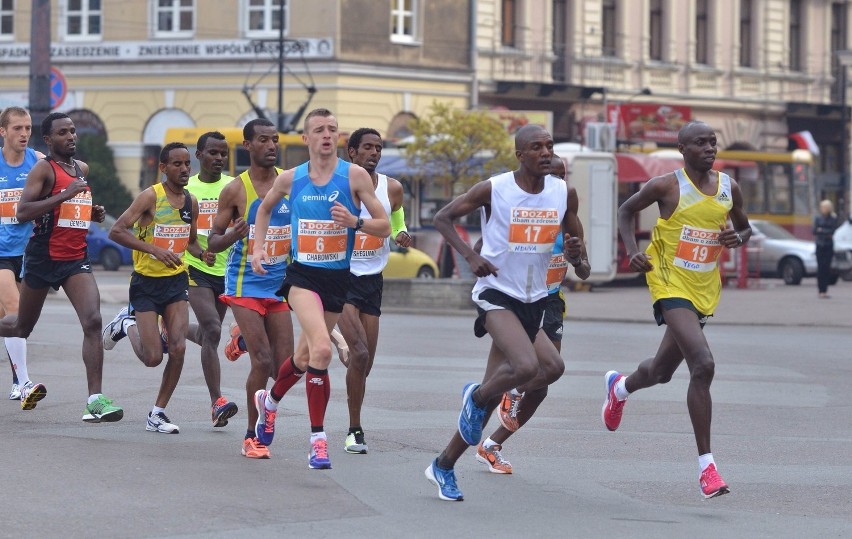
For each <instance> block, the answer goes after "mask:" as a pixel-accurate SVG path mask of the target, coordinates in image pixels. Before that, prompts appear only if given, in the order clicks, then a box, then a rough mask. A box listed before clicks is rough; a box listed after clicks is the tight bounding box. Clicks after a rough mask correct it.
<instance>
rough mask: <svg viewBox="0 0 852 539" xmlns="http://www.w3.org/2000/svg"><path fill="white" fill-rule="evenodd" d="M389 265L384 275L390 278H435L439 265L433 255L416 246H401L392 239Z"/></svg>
mask: <svg viewBox="0 0 852 539" xmlns="http://www.w3.org/2000/svg"><path fill="white" fill-rule="evenodd" d="M390 244H391V252H390V257H388V265H387V266H385V269H384V271H383V272H382V275H384V276H385V278H388V279H414V278H417V279H434V278H435V277H436V276H437V275H438V265H437V264H436V263H435V261H434V260H432V257H430V256H429V255H427V254H426V253H424V252H423V251H421V250H420V249H415V248H414V247H400V246H399V245H397V244H396V243H395V242H393V241H391V242H390Z"/></svg>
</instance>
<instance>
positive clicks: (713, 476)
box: [698, 463, 731, 500]
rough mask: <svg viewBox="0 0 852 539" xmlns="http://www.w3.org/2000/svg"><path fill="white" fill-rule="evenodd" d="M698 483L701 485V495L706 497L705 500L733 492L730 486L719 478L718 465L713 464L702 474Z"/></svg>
mask: <svg viewBox="0 0 852 539" xmlns="http://www.w3.org/2000/svg"><path fill="white" fill-rule="evenodd" d="M698 482H699V484H700V485H701V494H703V495H704V499H705V500H709V499H710V498H715V497H716V496H721V495H722V494H727V493H729V492H731V490H730V489H729V488H728V485H727V484H726V483H725V482H724V481H723V480H722V478H721V477H719V472H717V471H716V465H715V464H712V463H711V464H710V465H709V466H707V467H706V468H704V471H703V472H701V477H700V478H699V480H698Z"/></svg>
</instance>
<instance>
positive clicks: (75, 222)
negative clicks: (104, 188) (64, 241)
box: [56, 191, 92, 230]
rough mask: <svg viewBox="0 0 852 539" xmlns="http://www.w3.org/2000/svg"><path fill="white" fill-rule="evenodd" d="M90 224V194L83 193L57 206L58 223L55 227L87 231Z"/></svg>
mask: <svg viewBox="0 0 852 539" xmlns="http://www.w3.org/2000/svg"><path fill="white" fill-rule="evenodd" d="M91 222H92V193H90V192H89V191H83V192H82V193H78V194H76V195H74V198H72V199H71V200H66V201H65V202H63V203H62V204H60V205H59V221H58V222H57V223H56V226H60V227H63V228H82V229H84V230H88V229H89V224H91Z"/></svg>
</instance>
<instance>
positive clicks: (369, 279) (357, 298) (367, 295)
mask: <svg viewBox="0 0 852 539" xmlns="http://www.w3.org/2000/svg"><path fill="white" fill-rule="evenodd" d="M384 282H385V281H384V278H383V277H382V274H381V273H376V274H374V275H353V274H351V273H350V274H349V290H348V291H347V292H346V303H349V304H351V305H354V306H355V307H356V308H357V309H358V310H359V311H361V312H362V313H364V314H369V315H370V316H381V315H382V289H383V288H384Z"/></svg>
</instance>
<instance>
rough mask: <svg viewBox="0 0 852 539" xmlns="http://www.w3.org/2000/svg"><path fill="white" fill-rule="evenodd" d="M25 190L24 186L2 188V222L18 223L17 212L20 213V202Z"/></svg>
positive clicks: (0, 193) (0, 218) (0, 195)
mask: <svg viewBox="0 0 852 539" xmlns="http://www.w3.org/2000/svg"><path fill="white" fill-rule="evenodd" d="M23 192H24V190H23V188H19V189H2V190H0V224H4V225H16V224H18V218H17V217H16V214H17V213H18V202H20V201H21V193H23Z"/></svg>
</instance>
